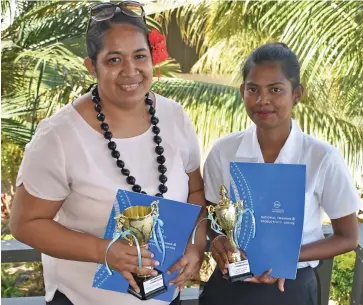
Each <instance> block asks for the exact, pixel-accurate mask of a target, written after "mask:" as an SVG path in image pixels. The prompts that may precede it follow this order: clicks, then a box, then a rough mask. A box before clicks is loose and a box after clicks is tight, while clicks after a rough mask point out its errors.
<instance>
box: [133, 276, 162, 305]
mask: <svg viewBox="0 0 363 305" xmlns="http://www.w3.org/2000/svg"><path fill="white" fill-rule="evenodd" d="M154 270H156V271H157V272H158V275H156V276H150V277H147V278H143V277H139V276H137V275H134V279H135V281H136V283H137V285H138V286H139V287H140V292H139V293H137V292H136V291H135V290H134V289H133V288H132V287H131V286H129V289H128V290H127V292H128V293H130V294H132V295H133V296H135V297H137V298H138V299H140V300H149V299H152V298H154V297H156V296H157V295H159V294H162V293H164V292H165V291H166V290H167V287H166V285H165V284H164V277H163V273H162V272H161V271H159V270H157V269H154Z"/></svg>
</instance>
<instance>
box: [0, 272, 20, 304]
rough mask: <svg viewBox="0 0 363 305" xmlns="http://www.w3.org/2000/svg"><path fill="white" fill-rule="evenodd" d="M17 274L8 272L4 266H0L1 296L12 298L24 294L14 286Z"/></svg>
mask: <svg viewBox="0 0 363 305" xmlns="http://www.w3.org/2000/svg"><path fill="white" fill-rule="evenodd" d="M17 278H18V274H16V273H14V274H9V273H8V272H7V271H6V267H4V266H2V268H1V297H2V298H14V297H21V296H24V292H23V291H21V290H20V289H19V288H18V287H17V286H16V284H15V283H16V281H17Z"/></svg>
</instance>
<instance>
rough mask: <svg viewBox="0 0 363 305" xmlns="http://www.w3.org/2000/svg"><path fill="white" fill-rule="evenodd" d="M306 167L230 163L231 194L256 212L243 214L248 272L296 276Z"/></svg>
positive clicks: (242, 239) (241, 238) (242, 240)
mask: <svg viewBox="0 0 363 305" xmlns="http://www.w3.org/2000/svg"><path fill="white" fill-rule="evenodd" d="M305 178H306V166H305V165H295V164H271V163H242V162H230V183H231V184H230V197H231V200H232V201H233V202H235V201H236V200H243V201H244V206H245V207H246V208H252V209H253V210H254V214H255V221H256V235H255V238H252V236H253V233H252V232H253V231H252V218H251V216H250V215H249V213H245V214H244V216H243V220H242V225H241V231H240V236H239V239H238V240H239V244H240V246H241V248H242V249H244V250H245V251H246V254H247V257H248V260H249V263H250V267H251V272H252V273H254V274H256V275H261V274H262V273H263V272H265V271H267V270H269V269H272V273H271V275H270V276H272V277H282V278H286V279H295V278H296V271H297V263H298V259H299V255H300V247H301V241H302V231H303V224H304V208H305Z"/></svg>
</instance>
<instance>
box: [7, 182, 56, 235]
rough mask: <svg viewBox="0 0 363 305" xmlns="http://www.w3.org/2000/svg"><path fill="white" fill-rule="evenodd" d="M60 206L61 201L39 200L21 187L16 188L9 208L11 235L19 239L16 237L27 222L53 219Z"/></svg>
mask: <svg viewBox="0 0 363 305" xmlns="http://www.w3.org/2000/svg"><path fill="white" fill-rule="evenodd" d="M61 206H62V201H50V200H45V199H40V198H38V197H34V196H33V195H31V194H29V193H28V191H27V190H26V189H25V187H24V186H23V185H22V186H20V187H18V188H17V190H16V193H15V197H14V201H13V204H12V206H11V216H10V229H11V232H12V234H13V235H14V236H15V238H17V239H19V238H18V236H19V235H20V234H21V231H22V229H23V228H24V227H25V226H26V224H27V223H28V222H30V221H33V220H37V219H54V217H55V215H56V214H57V212H58V211H59V209H60V207H61ZM34 233H35V232H34Z"/></svg>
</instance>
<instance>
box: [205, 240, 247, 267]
mask: <svg viewBox="0 0 363 305" xmlns="http://www.w3.org/2000/svg"><path fill="white" fill-rule="evenodd" d="M234 251H235V249H234V248H233V246H232V245H231V243H230V242H229V240H228V239H227V236H225V235H218V236H217V237H215V238H214V239H213V241H212V256H213V258H214V260H215V261H216V262H217V265H218V267H219V269H220V270H221V272H222V273H223V274H226V273H227V271H228V265H229V260H228V252H234ZM240 253H241V256H242V258H243V259H246V258H247V257H246V254H245V253H244V251H242V250H240Z"/></svg>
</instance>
